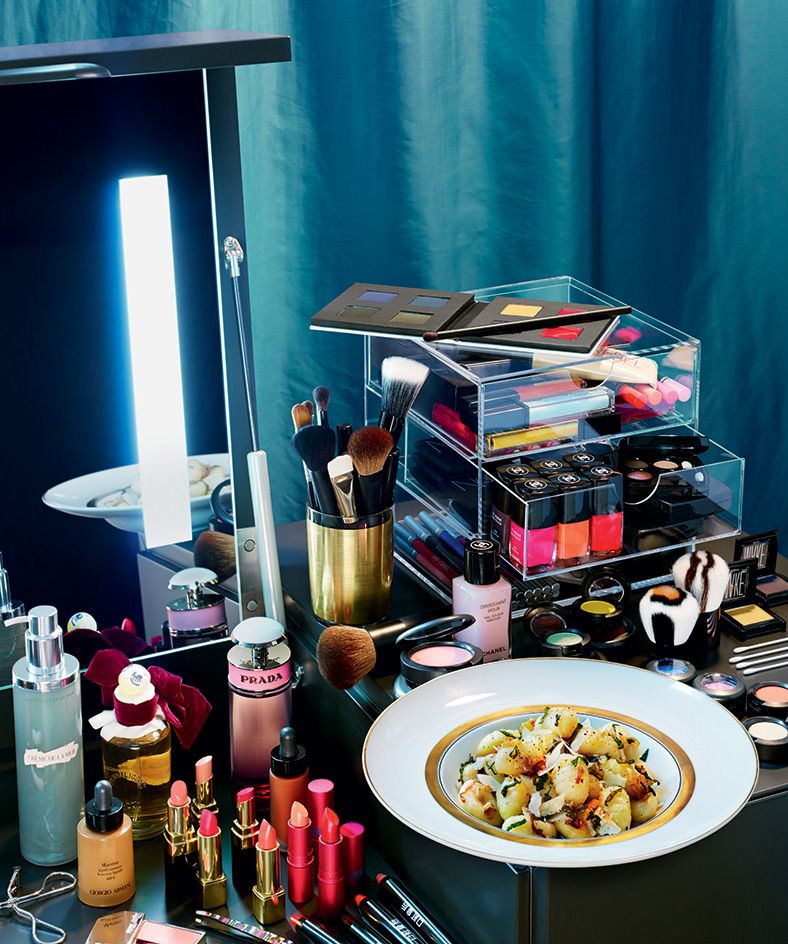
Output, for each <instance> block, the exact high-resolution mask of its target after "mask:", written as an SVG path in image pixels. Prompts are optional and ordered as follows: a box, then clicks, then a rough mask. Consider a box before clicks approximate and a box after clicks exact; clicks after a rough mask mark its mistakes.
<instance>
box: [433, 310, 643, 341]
mask: <svg viewBox="0 0 788 944" xmlns="http://www.w3.org/2000/svg"><path fill="white" fill-rule="evenodd" d="M631 312H632V307H631V306H630V305H621V306H620V307H618V308H592V309H590V310H589V311H573V312H570V313H568V314H564V315H545V317H544V318H523V319H519V320H517V321H516V322H514V323H512V322H506V321H496V322H495V324H490V325H469V326H468V327H466V328H447V329H446V330H445V331H427V333H426V334H423V335H422V338H421V339H422V341H449V340H452V339H454V338H476V337H488V336H492V335H495V334H519V333H520V332H521V331H531V330H533V329H534V328H562V327H563V326H564V325H570V324H580V323H581V322H584V321H596V320H598V319H601V318H616V317H617V316H618V315H628V314H630V313H631Z"/></svg>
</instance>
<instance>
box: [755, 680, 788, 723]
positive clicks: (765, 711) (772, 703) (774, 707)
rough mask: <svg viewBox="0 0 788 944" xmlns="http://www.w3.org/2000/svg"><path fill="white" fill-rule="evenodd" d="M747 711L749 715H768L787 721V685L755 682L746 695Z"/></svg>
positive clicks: (775, 682) (783, 683) (773, 682)
mask: <svg viewBox="0 0 788 944" xmlns="http://www.w3.org/2000/svg"><path fill="white" fill-rule="evenodd" d="M747 711H748V713H749V714H751V715H768V716H769V717H771V718H780V720H782V721H788V683H786V682H778V681H768V682H757V683H756V684H755V685H751V686H750V690H749V692H748V693H747Z"/></svg>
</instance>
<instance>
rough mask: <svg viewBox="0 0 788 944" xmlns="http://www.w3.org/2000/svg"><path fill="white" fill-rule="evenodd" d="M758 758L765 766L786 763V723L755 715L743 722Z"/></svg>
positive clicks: (787, 738)
mask: <svg viewBox="0 0 788 944" xmlns="http://www.w3.org/2000/svg"><path fill="white" fill-rule="evenodd" d="M744 727H745V728H746V729H747V733H748V734H749V735H750V737H751V738H752V740H753V743H754V744H755V748H756V750H757V751H758V757H759V758H760V760H762V761H763V762H764V763H766V764H786V763H788V723H786V722H785V721H783V720H782V718H770V717H769V716H768V715H756V716H755V717H754V718H748V719H747V720H746V721H745V722H744Z"/></svg>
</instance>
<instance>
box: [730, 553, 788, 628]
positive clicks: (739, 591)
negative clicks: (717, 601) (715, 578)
mask: <svg viewBox="0 0 788 944" xmlns="http://www.w3.org/2000/svg"><path fill="white" fill-rule="evenodd" d="M757 569H758V562H757V560H756V559H755V558H753V557H749V558H744V559H740V560H735V561H734V562H733V563H732V564H731V565H730V575H729V576H728V586H727V589H726V591H725V597H724V599H723V602H722V611H721V614H720V617H721V620H722V625H723V627H724V628H725V629H726V630H727V631H728V632H729V633H731V634H732V635H734V636H736V638H737V639H752V638H754V637H756V636H764V635H766V634H767V633H776V632H780V631H782V630H784V629H785V620H784V619H783V618H782V617H781V616H778V615H777V614H776V613H772V612H771V611H770V610H767V609H765V608H764V607H763V606H761V605H760V604H758V603H757V602H756V588H757Z"/></svg>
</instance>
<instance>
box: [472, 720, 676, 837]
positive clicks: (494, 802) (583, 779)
mask: <svg viewBox="0 0 788 944" xmlns="http://www.w3.org/2000/svg"><path fill="white" fill-rule="evenodd" d="M647 755H648V751H645V752H642V751H641V746H640V742H639V741H638V740H637V738H635V737H633V736H632V734H631V733H630V732H628V731H627V730H626V729H625V728H623V727H622V726H621V725H619V724H616V723H615V722H609V723H608V724H605V725H604V726H602V727H593V726H592V725H591V723H590V722H589V721H588V720H587V719H586V720H585V721H581V720H580V718H579V717H578V715H577V712H576V711H575V710H574V709H573V708H570V707H567V706H559V707H550V706H548V707H546V708H545V709H544V711H543V712H542V714H541V715H538V716H537V717H531V718H528V719H527V720H525V721H523V723H522V724H521V725H520V727H519V728H517V729H511V728H501V729H500V730H497V731H492V732H490V733H489V734H486V735H485V736H484V737H483V738H482V739H481V741H480V742H479V744H478V746H477V748H476V751H475V752H474V753H473V754H471V756H470V757H469V758H468V759H467V760H466V761H464V762H463V763H462V764H461V765H460V771H459V794H458V803H459V806H460V809H462V810H464V811H465V812H466V813H468V814H469V815H470V816H473V817H474V818H475V819H478V820H481V821H482V822H484V823H489V824H490V825H492V826H499V827H500V828H501V829H502V830H504V832H507V833H511V834H513V835H516V836H532V837H536V838H541V839H593V838H595V837H597V836H611V835H615V834H616V833H620V832H623V831H625V830H627V829H631V828H633V827H635V826H639V825H641V824H642V823H646V822H648V820H650V819H653V818H654V817H655V816H656V815H657V813H658V812H659V811H660V800H659V781H658V780H657V779H656V777H655V776H654V774H653V773H652V772H651V770H649V768H648V765H647V764H646V758H647Z"/></svg>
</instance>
